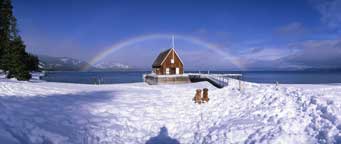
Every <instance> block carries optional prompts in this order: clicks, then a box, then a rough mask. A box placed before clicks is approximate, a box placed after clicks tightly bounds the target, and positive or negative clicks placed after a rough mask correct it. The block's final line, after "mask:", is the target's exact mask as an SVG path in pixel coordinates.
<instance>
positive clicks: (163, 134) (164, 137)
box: [146, 127, 180, 144]
mask: <svg viewBox="0 0 341 144" xmlns="http://www.w3.org/2000/svg"><path fill="white" fill-rule="evenodd" d="M146 144H180V142H179V141H178V140H177V139H173V138H171V137H170V136H169V135H168V129H167V128H166V127H161V128H160V132H159V134H158V135H157V136H155V137H151V138H150V139H149V140H148V141H147V142H146Z"/></svg>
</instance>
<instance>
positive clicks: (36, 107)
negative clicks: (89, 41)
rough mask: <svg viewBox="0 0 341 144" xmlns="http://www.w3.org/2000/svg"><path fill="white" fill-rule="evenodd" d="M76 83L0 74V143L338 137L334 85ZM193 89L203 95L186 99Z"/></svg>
mask: <svg viewBox="0 0 341 144" xmlns="http://www.w3.org/2000/svg"><path fill="white" fill-rule="evenodd" d="M231 82H232V83H231V85H230V86H228V87H225V88H223V89H217V88H215V87H213V86H211V85H210V84H209V83H207V82H201V83H192V84H180V85H157V86H149V85H147V84H144V83H133V84H113V85H82V84H66V83H51V82H41V81H31V82H18V81H15V80H5V79H1V78H0V142H1V143H4V144H12V143H25V144H31V143H44V144H50V143H53V144H67V143H72V144H83V143H84V144H87V143H89V144H92V143H94V144H96V143H101V144H102V143H103V144H106V143H109V144H111V143H114V144H115V143H117V144H123V143H124V144H126V143H127V144H129V143H132V144H135V143H147V144H153V143H157V142H161V143H185V144H187V143H217V144H223V143H291V144H299V143H341V134H340V131H341V121H340V120H341V85H319V86H313V85H280V86H279V87H278V88H276V87H275V86H274V85H269V84H254V83H244V84H243V89H242V90H241V91H239V90H238V89H237V83H236V81H231ZM197 88H208V89H209V97H210V101H209V103H206V104H201V105H198V104H194V102H193V101H192V98H193V96H194V94H195V89H197Z"/></svg>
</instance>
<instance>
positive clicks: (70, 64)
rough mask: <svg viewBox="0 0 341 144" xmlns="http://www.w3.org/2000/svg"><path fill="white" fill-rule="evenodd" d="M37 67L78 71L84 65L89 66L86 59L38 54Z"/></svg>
mask: <svg viewBox="0 0 341 144" xmlns="http://www.w3.org/2000/svg"><path fill="white" fill-rule="evenodd" d="M38 57H39V67H40V68H41V69H43V70H54V71H78V70H82V69H83V68H84V67H87V66H89V67H90V69H92V68H93V67H92V66H90V64H89V63H87V62H86V61H82V60H78V59H74V58H69V57H51V56H42V55H40V56H38Z"/></svg>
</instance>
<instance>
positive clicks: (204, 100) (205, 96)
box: [202, 88, 210, 102]
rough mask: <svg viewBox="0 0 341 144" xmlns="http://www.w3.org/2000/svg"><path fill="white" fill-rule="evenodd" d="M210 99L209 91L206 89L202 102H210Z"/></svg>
mask: <svg viewBox="0 0 341 144" xmlns="http://www.w3.org/2000/svg"><path fill="white" fill-rule="evenodd" d="M209 100H210V98H208V89H207V88H204V89H203V97H202V102H208V101H209Z"/></svg>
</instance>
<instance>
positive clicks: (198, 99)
mask: <svg viewBox="0 0 341 144" xmlns="http://www.w3.org/2000/svg"><path fill="white" fill-rule="evenodd" d="M193 101H194V102H195V103H199V104H201V89H197V90H196V93H195V96H194V98H193Z"/></svg>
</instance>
